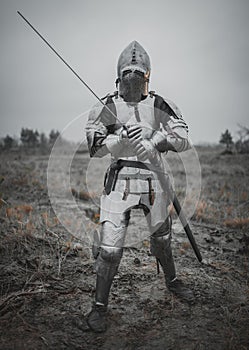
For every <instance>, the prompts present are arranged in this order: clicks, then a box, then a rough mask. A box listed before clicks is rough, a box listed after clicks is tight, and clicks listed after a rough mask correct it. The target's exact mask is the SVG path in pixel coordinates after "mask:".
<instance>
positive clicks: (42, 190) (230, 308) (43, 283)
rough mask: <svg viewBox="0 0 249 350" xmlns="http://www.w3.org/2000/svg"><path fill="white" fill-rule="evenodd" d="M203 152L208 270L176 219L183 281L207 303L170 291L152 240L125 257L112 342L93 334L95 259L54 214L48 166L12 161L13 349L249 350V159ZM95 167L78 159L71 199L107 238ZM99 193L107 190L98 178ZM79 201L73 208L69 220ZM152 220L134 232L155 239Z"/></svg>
mask: <svg viewBox="0 0 249 350" xmlns="http://www.w3.org/2000/svg"><path fill="white" fill-rule="evenodd" d="M197 151H198V154H199V158H200V163H201V169H202V191H201V197H200V199H199V204H198V206H197V208H196V211H195V213H194V215H193V216H192V220H191V227H192V229H193V232H194V235H195V238H196V241H197V243H198V246H199V248H200V250H201V253H202V256H203V262H202V263H199V262H198V261H197V259H196V257H195V256H194V253H193V251H192V249H191V247H190V245H189V243H188V241H187V238H186V235H185V233H184V231H183V230H182V229H180V228H179V227H180V226H179V223H178V221H177V220H176V217H175V216H173V220H174V221H173V228H174V230H175V233H174V234H173V240H172V246H173V253H174V257H175V262H176V266H177V271H178V275H179V277H180V278H181V279H182V280H183V281H184V282H185V283H186V284H187V285H188V286H189V287H190V288H192V290H193V292H194V294H195V297H196V300H195V303H194V304H193V305H188V304H186V303H183V302H181V301H179V300H178V299H176V298H175V297H174V296H172V295H171V294H170V293H169V292H168V291H167V289H166V287H165V283H164V278H163V274H162V272H160V273H159V274H157V269H156V263H155V259H154V257H152V256H151V255H150V252H149V241H148V240H147V239H146V238H145V237H143V240H142V241H141V242H139V244H134V245H132V244H131V245H130V246H127V247H126V248H125V251H124V256H123V259H122V261H121V265H120V269H119V272H118V274H117V276H116V277H115V281H114V284H113V288H112V291H111V296H110V307H109V311H108V313H109V315H108V317H109V326H108V330H107V332H106V333H104V334H94V333H92V332H91V331H89V329H88V328H87V326H86V324H85V322H84V320H85V318H84V316H85V315H86V314H87V313H88V312H89V310H90V309H91V303H92V300H93V297H94V291H95V277H96V274H95V271H94V267H93V265H94V259H93V257H92V255H91V253H90V247H89V246H86V245H85V243H84V240H81V239H80V237H75V236H72V234H71V233H70V232H68V230H67V229H66V227H65V225H64V226H63V225H62V224H61V223H60V222H59V220H58V218H57V216H56V215H55V213H54V211H53V209H52V207H51V202H50V199H49V197H48V193H47V182H46V181H47V180H46V176H47V175H46V170H47V163H48V156H47V155H39V154H33V155H32V154H30V155H24V153H20V152H12V153H8V154H6V153H2V154H1V162H0V192H1V193H0V197H1V208H0V221H1V236H0V271H1V273H0V285H1V289H0V297H1V299H0V348H1V349H5V350H7V349H16V350H19V349H20V350H21V349H22V350H28V349H89V350H91V349H120V350H121V349H143V350H149V349H158V350H161V349H167V350H170V349H174V350H175V349H186V350H188V349H199V350H202V349H203V350H207V349H211V350H212V349H217V350H219V349H236V350H237V349H249V327H248V322H249V304H248V300H249V286H248V257H249V234H248V228H249V218H248V209H249V190H248V188H249V186H248V185H249V157H248V155H221V154H220V150H217V149H216V148H198V149H197ZM88 161H89V157H88V155H87V154H86V153H78V154H77V155H76V156H75V158H74V160H73V162H72V166H71V169H72V178H71V189H68V191H69V192H70V191H71V190H72V193H73V195H74V198H75V200H76V202H77V205H78V208H79V209H80V210H81V212H82V217H83V218H84V220H85V221H86V223H87V225H86V227H90V225H91V223H92V225H96V226H99V225H98V207H97V205H96V202H97V201H98V200H99V198H98V194H97V195H96V198H94V200H93V199H92V198H91V196H89V195H88V192H87V188H86V180H84V177H85V173H86V168H87V164H88ZM171 163H172V164H173V168H174V164H176V166H175V170H176V182H175V188H176V191H177V193H178V195H179V198H180V199H181V198H182V197H181V195H182V193H183V192H184V185H183V184H184V181H183V179H184V175H183V172H181V171H178V170H179V169H178V165H177V161H175V163H174V158H173V157H172V159H171ZM58 171H59V170H58ZM173 172H174V169H173ZM55 175H56V174H55ZM55 178H56V176H55ZM92 181H93V183H94V182H96V183H99V182H101V181H100V179H99V178H98V177H97V176H96V178H94V179H92ZM57 185H58V186H59V185H60V184H57ZM181 187H182V188H181ZM96 192H98V191H96ZM92 197H93V195H92ZM70 198H71V197H69V199H68V198H61V203H62V204H64V210H65V211H67V210H68V209H69V206H70ZM141 215H142V214H141V213H140V212H139V211H136V212H134V213H133V216H132V220H131V224H130V228H129V230H130V232H134V233H138V234H139V232H141V231H144V230H146V227H145V226H146V224H145V221H144V220H143V218H142V216H141Z"/></svg>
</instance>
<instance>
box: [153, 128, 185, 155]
mask: <svg viewBox="0 0 249 350" xmlns="http://www.w3.org/2000/svg"><path fill="white" fill-rule="evenodd" d="M151 142H152V144H153V145H154V147H155V148H156V149H157V150H158V152H166V151H173V152H183V151H187V150H188V149H190V148H191V145H190V142H189V140H188V138H187V137H181V136H180V135H179V134H178V133H176V132H171V133H169V134H166V133H164V132H162V131H155V132H154V134H153V136H152V138H151Z"/></svg>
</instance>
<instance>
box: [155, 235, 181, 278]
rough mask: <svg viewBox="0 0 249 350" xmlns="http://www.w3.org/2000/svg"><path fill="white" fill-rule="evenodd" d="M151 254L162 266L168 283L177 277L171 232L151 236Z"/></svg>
mask: <svg viewBox="0 0 249 350" xmlns="http://www.w3.org/2000/svg"><path fill="white" fill-rule="evenodd" d="M150 250H151V254H152V255H154V256H155V257H156V258H157V259H158V261H159V263H160V265H161V266H162V269H163V272H164V275H165V280H166V284H168V283H169V282H170V281H172V280H173V279H174V278H175V277H176V270H175V263H174V259H173V255H172V249H171V234H170V233H168V234H166V235H164V236H151V246H150Z"/></svg>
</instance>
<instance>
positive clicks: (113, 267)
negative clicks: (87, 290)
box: [86, 246, 123, 333]
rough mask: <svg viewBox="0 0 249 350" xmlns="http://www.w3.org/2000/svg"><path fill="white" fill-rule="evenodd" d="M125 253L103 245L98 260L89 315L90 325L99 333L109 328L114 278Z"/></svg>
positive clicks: (119, 249) (88, 321) (88, 322)
mask: <svg viewBox="0 0 249 350" xmlns="http://www.w3.org/2000/svg"><path fill="white" fill-rule="evenodd" d="M122 254H123V249H122V248H115V247H106V246H105V247H102V248H100V252H99V255H98V257H97V261H96V272H97V282H96V293H95V302H94V304H93V306H92V310H91V312H90V313H89V314H88V315H87V319H86V321H87V324H88V326H89V327H90V328H91V329H92V330H93V331H94V332H97V333H100V332H105V331H106V329H107V305H108V298H109V294H110V289H111V285H112V282H113V278H114V276H115V275H116V273H117V271H118V266H119V263H120V260H121V257H122Z"/></svg>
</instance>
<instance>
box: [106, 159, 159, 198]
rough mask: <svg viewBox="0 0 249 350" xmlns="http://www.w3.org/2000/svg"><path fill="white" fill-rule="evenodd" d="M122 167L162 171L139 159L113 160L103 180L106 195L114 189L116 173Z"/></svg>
mask: <svg viewBox="0 0 249 350" xmlns="http://www.w3.org/2000/svg"><path fill="white" fill-rule="evenodd" d="M123 167H128V168H139V169H145V170H150V171H154V172H162V170H161V169H160V168H159V167H156V166H153V165H152V164H148V163H142V162H139V161H134V160H125V159H119V160H117V161H114V162H113V163H112V164H111V165H110V167H109V172H108V175H107V178H106V181H105V192H106V194H107V195H108V194H110V193H111V191H114V189H115V185H116V182H117V178H118V174H119V172H120V170H121V169H122V168H123Z"/></svg>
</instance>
